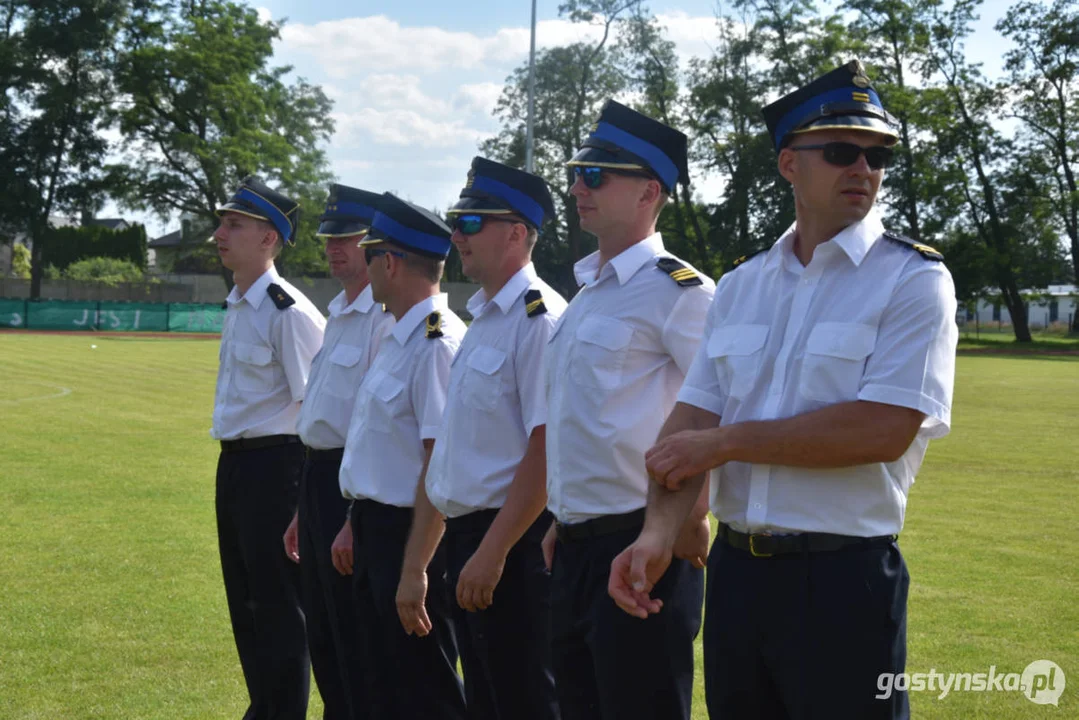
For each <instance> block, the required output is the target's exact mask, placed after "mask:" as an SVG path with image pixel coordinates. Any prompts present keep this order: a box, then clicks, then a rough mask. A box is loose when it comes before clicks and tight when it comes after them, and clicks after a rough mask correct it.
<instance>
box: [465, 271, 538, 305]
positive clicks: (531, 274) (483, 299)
mask: <svg viewBox="0 0 1079 720" xmlns="http://www.w3.org/2000/svg"><path fill="white" fill-rule="evenodd" d="M537 277H538V276H537V275H536V268H535V266H534V265H533V264H532V263H528V264H527V265H525V266H524V267H523V268H521V269H520V270H518V271H517V272H516V273H514V274H513V277H511V278H510V279H509V280H508V281H507V282H506V284H505V285H503V286H502V289H501V290H499V291H498V292H497V293H495V296H494V297H493V298H492V299H491V300H490V302H488V300H487V293H486V292H484V291H483V289H482V288H481V289H480V290H478V291H476V293H475V294H474V295H473V296H472V297H470V298H469V299H468V305H467V306H466V307H467V308H468V312H469V314H470V315H471V316H472V317H474V318H477V317H479V316H480V315H482V314H483V313H484V312H485V311H486V310H487V309H488V308H489V307H490V306H491V305H492V304H493V305H497V306H498V308H499V309H500V310H502V314H503V315H504V314H506V313H508V312H509V311H510V308H512V307H513V304H514V303H515V302H517V298H519V297H521V293H523V292H524V291H525V290H527V289H528V286H529V285H531V284H532V283H533V281H535V280H536V278H537Z"/></svg>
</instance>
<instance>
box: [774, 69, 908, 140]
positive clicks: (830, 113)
mask: <svg viewBox="0 0 1079 720" xmlns="http://www.w3.org/2000/svg"><path fill="white" fill-rule="evenodd" d="M761 113H762V114H763V115H764V120H765V123H766V124H767V126H768V132H769V133H770V134H771V137H772V143H773V144H774V146H775V148H776V150H782V149H783V148H784V147H785V146H786V144H787V143H788V142H790V140H791V139H792V137H793V136H795V135H798V134H801V133H806V132H813V131H816V130H846V131H854V132H872V133H877V134H878V135H882V136H884V141H885V144H887V145H894V144H895V143H896V142H897V141H898V140H899V134H898V132H896V127H897V124H898V123H897V122H896V120H895V118H894V117H892V116H891V114H889V113H888V111H887V110H885V109H884V105H883V104H882V103H881V99H880V96H879V95H878V94H877V91H876V90H874V89H873V87H872V83H871V81H870V79H869V77H868V76H867V75H866V72H865V67H864V66H863V65H862V63H861V62H860V61H858V60H852V61H850V62H849V63H847V64H845V65H843V66H841V67H838V68H836V69H835V70H832V71H831V72H829V73H827V74H825V75H822V76H820V77H819V78H817V79H816V80H814V81H813V82H811V83H809V84H808V85H806V86H804V87H801V88H798V89H797V90H795V91H794V92H792V93H789V94H788V95H785V96H783V97H781V98H780V99H779V100H776V101H775V102H774V103H772V104H771V105H768V106H767V107H765V108H764V109H763V110H762V111H761Z"/></svg>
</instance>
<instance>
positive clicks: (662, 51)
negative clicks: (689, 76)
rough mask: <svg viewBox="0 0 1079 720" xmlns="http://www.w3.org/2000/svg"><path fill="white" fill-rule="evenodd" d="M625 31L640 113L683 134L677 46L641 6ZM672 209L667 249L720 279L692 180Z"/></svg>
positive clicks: (675, 196) (674, 197)
mask: <svg viewBox="0 0 1079 720" xmlns="http://www.w3.org/2000/svg"><path fill="white" fill-rule="evenodd" d="M622 30H623V31H622V34H621V37H620V38H619V43H618V44H619V48H620V50H621V53H622V56H623V58H624V62H625V65H626V68H627V70H626V73H627V81H628V83H629V87H630V88H632V89H635V90H637V91H639V92H640V94H641V100H640V101H639V102H638V103H637V104H636V109H637V110H638V111H640V112H642V113H644V114H645V115H648V116H649V117H653V118H655V119H656V120H659V121H660V122H662V123H664V124H665V125H668V126H670V127H673V128H678V129H683V128H684V127H685V124H686V123H685V120H684V113H683V111H682V105H683V97H682V91H681V75H682V74H681V72H680V70H679V67H678V57H677V56H676V55H675V52H674V48H675V46H674V43H673V42H671V41H670V40H668V39H667V38H666V37H664V33H663V28H662V27H661V26H660V24H659V21H658V20H657V19H656V18H655V17H653V16H651V15H648V14H647V13H646V12H645V10H644V9H643V8H642V6H641V4H640V3H639V2H638V3H637V4H636V5H635V6H634V8H633V13H632V15H631V16H630V17H629V18H628V19H627V20H626V21H625V22H624V23H623V29H622ZM679 193H681V195H679ZM668 207H669V212H665V213H664V216H662V217H661V220H662V219H663V218H665V217H667V216H672V217H671V219H672V221H673V230H674V232H670V230H671V228H668V232H666V233H664V240H665V243H666V244H667V245H668V247H669V248H670V249H671V250H672V251H673V252H674V253H675V254H677V255H680V256H682V257H692V256H693V255H696V265H697V267H698V268H700V269H701V270H703V271H704V272H705V273H708V274H709V275H712V274H716V270H717V268H713V263H712V260H713V257H712V253H711V252H710V251H709V248H708V244H707V237H706V236H705V233H704V230H703V228H702V224H701V220H700V217H699V216H700V213H699V212H698V208H697V207H696V205H695V204H694V202H693V191H692V182H691V180H690V178H689V177H680V178H678V187H674V188H671V203H670V205H669V206H668ZM660 224H665V223H662V222H661V223H660Z"/></svg>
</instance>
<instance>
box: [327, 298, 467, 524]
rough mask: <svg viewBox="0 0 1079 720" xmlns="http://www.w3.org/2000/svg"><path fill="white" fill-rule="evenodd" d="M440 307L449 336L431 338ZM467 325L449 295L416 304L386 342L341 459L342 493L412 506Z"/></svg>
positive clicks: (363, 387) (359, 397) (358, 396)
mask: <svg viewBox="0 0 1079 720" xmlns="http://www.w3.org/2000/svg"><path fill="white" fill-rule="evenodd" d="M436 310H437V311H438V312H439V313H440V315H441V330H442V336H441V337H437V338H429V337H427V335H428V332H427V318H428V316H429V315H430V314H431V313H433V312H435V311H436ZM465 330H466V327H465V324H464V322H462V321H461V318H459V317H457V316H456V315H455V314H454V313H453V312H452V311H451V310H450V309H449V305H448V303H447V296H446V295H445V294H442V295H435V296H432V297H429V298H427V299H425V300H423V301H422V302H419V303H417V304H416V305H415V306H413V307H412V309H411V310H409V311H408V312H407V313H405V314H404V316H402V317H401V319H400V320H398V321H397V324H396V325H394V326H393V330H392V331H390V334H389V335H388V336H387V337H386V340H385V341H384V342H383V343H382V347H381V348H380V349H379V351H378V355H376V356H375V359H374V362H372V363H371V368H370V369H369V370H368V371H367V375H366V376H365V377H364V379H363V382H362V383H360V389H359V391H358V392H357V394H356V404H355V406H354V407H353V410H352V421H351V422H350V423H349V426H348V439H347V441H346V443H345V454H344V457H343V458H342V460H341V474H340V480H341V494H342V495H344V496H345V497H348V498H358V499H369V500H376V501H378V502H380V503H383V504H385V505H396V506H397V507H412V506H413V505H414V504H415V502H416V486H417V484H418V483H419V481H420V473H421V472H422V471H423V460H424V457H425V454H426V453H425V451H424V448H423V441H424V440H433V439H434V438H435V435H436V434H437V433H438V427H439V425H440V424H441V423H442V412H443V410H444V409H445V407H446V390H447V389H448V387H449V381H450V365H451V364H452V363H453V356H454V355H455V354H456V353H457V348H458V347H459V346H460V344H461V338H463V337H464V335H465Z"/></svg>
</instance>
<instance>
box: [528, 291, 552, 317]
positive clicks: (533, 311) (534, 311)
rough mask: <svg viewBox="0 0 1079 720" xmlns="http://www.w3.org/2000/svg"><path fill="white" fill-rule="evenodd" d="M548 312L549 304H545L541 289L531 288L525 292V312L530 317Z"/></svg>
mask: <svg viewBox="0 0 1079 720" xmlns="http://www.w3.org/2000/svg"><path fill="white" fill-rule="evenodd" d="M545 312H547V306H546V305H544V304H543V294H542V293H540V291H539V290H529V291H528V292H526V293H525V314H526V315H527V316H528V317H536V316H537V315H543V314H544V313H545Z"/></svg>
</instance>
